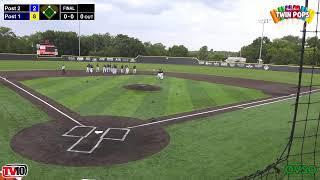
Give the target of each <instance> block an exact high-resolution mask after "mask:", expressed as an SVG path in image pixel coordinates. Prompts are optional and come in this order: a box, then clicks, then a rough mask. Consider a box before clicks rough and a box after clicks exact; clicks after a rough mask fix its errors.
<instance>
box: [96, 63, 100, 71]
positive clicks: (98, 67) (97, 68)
mask: <svg viewBox="0 0 320 180" xmlns="http://www.w3.org/2000/svg"><path fill="white" fill-rule="evenodd" d="M96 72H100V66H99V64H97V65H96Z"/></svg>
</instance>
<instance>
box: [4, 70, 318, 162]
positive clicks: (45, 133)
mask: <svg viewBox="0 0 320 180" xmlns="http://www.w3.org/2000/svg"><path fill="white" fill-rule="evenodd" d="M151 74H152V73H151V72H139V75H136V76H137V77H138V78H141V77H144V76H145V77H146V78H147V79H148V78H149V77H148V76H150V75H151ZM83 76H84V77H85V76H87V74H86V73H83V72H81V71H68V72H67V74H64V75H62V74H60V73H59V72H57V71H33V72H28V71H24V72H15V73H12V72H2V73H1V82H2V83H3V84H4V85H5V86H7V87H9V88H11V89H12V90H14V91H16V92H17V93H19V94H20V95H21V96H23V97H25V98H27V99H28V100H29V101H31V102H32V103H34V104H35V105H36V106H38V107H40V108H41V109H43V110H44V111H45V112H47V113H48V115H49V116H51V117H52V118H53V119H54V120H53V121H50V122H47V123H41V124H37V125H34V126H31V127H29V128H26V129H24V130H22V131H20V132H19V133H18V134H16V135H15V136H14V137H13V139H12V141H11V147H12V148H13V150H14V151H15V152H17V153H19V154H21V155H22V156H25V157H27V158H30V159H33V160H35V161H39V162H43V163H48V164H59V165H67V166H98V165H106V164H110V165H111V164H119V163H120V164H121V163H126V162H130V161H134V160H138V159H143V158H145V157H147V156H150V155H152V154H154V153H157V152H159V151H161V150H162V149H163V148H165V147H166V146H167V145H168V143H169V140H170V138H169V135H168V133H167V132H166V131H165V130H164V129H163V126H169V125H172V124H175V123H178V122H183V121H188V120H197V119H201V118H203V117H208V116H209V117H211V116H214V115H217V114H221V113H226V112H230V111H237V110H239V109H249V108H254V107H258V106H263V105H266V104H272V103H276V102H280V101H285V100H288V99H292V98H294V94H293V93H294V91H295V87H294V86H292V85H288V84H281V83H273V82H264V81H258V80H249V79H240V78H225V77H218V76H210V75H193V74H185V73H167V76H169V77H179V78H183V79H191V80H196V81H199V82H209V83H218V84H225V85H232V86H239V87H246V88H249V87H250V88H253V89H257V90H260V91H262V92H264V93H265V94H268V95H269V96H270V97H263V96H261V98H258V99H257V100H255V99H251V100H250V99H248V100H247V101H246V102H236V103H234V104H227V105H220V106H219V105H218V106H216V107H214V105H212V106H213V107H207V108H205V109H199V110H195V111H191V112H181V113H178V114H172V115H170V114H169V115H165V116H162V117H161V116H160V117H156V118H152V119H150V120H151V122H148V121H147V122H143V121H142V120H139V119H136V118H129V117H120V116H106V115H103V116H82V115H81V113H80V114H79V113H78V112H74V111H73V110H71V109H70V108H67V107H65V106H64V105H63V102H62V104H61V103H58V102H56V101H55V100H54V99H52V97H51V98H50V97H47V96H45V94H46V93H45V91H40V92H44V94H40V93H39V92H37V89H38V88H41V87H39V86H36V85H34V86H33V85H31V87H34V88H35V89H31V88H30V87H28V85H30V84H31V82H32V81H34V80H35V81H38V80H41V79H43V78H45V77H46V78H48V79H47V80H49V81H48V83H50V77H64V78H67V77H73V78H75V77H78V78H77V79H74V80H75V81H77V82H78V81H79V80H81V78H80V77H83ZM39 77H41V79H38V78H39ZM96 77H99V76H96ZM125 77H131V78H134V77H132V75H129V76H125ZM145 77H144V78H145ZM151 77H152V76H151ZM79 78H80V79H79ZM103 78H104V79H103V80H107V81H108V79H106V78H107V77H103ZM114 78H121V76H117V77H114ZM153 79H154V78H153ZM45 80H46V79H45ZM61 80H63V79H59V81H61ZM92 80H94V81H96V80H95V79H93V77H91V81H92ZM116 80H119V79H116ZM119 81H120V80H119ZM131 81H135V80H134V79H132V80H131ZM139 81H141V79H139ZM21 82H22V83H21ZM24 82H28V83H24ZM29 82H30V83H29ZM41 83H45V81H44V82H41ZM69 83H70V82H69ZM46 84H47V83H46ZM55 84H56V85H58V86H55V87H60V85H59V82H56V83H55ZM84 84H85V85H86V84H87V82H86V81H84ZM259 84H264V85H263V86H262V85H259ZM266 84H267V85H266ZM159 85H160V86H161V84H159ZM148 86H149V85H148ZM37 87H38V88H37ZM52 88H53V87H51V89H52ZM119 88H121V86H120V87H119ZM179 88H182V87H181V86H180V87H179ZM60 91H61V90H60ZM303 91H304V92H305V93H307V92H308V88H305V89H304V90H303ZM316 91H318V90H316V89H315V90H313V92H316ZM257 97H259V96H257ZM120 112H121V111H120ZM120 114H121V113H120ZM39 145H40V146H39ZM57 145H58V146H57ZM87 154H90V156H87Z"/></svg>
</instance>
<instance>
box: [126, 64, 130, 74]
mask: <svg viewBox="0 0 320 180" xmlns="http://www.w3.org/2000/svg"><path fill="white" fill-rule="evenodd" d="M125 67H126V68H125V69H126V71H125V74H129V72H130V69H129V67H128V66H127V65H126V66H125Z"/></svg>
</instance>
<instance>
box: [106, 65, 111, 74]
mask: <svg viewBox="0 0 320 180" xmlns="http://www.w3.org/2000/svg"><path fill="white" fill-rule="evenodd" d="M109 72H111V64H107V73H109Z"/></svg>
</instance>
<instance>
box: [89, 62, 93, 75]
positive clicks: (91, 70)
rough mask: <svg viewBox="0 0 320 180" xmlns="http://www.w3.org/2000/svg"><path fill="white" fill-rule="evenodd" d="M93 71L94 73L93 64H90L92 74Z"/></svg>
mask: <svg viewBox="0 0 320 180" xmlns="http://www.w3.org/2000/svg"><path fill="white" fill-rule="evenodd" d="M92 73H93V65H92V64H90V74H92Z"/></svg>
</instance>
